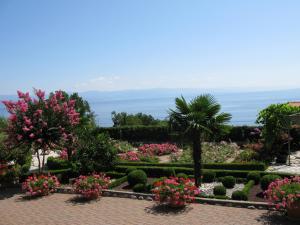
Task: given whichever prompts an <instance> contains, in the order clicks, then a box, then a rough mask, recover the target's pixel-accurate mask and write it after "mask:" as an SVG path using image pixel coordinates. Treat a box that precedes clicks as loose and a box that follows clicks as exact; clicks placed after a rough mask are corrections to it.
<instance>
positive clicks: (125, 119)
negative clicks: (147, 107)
mask: <svg viewBox="0 0 300 225" xmlns="http://www.w3.org/2000/svg"><path fill="white" fill-rule="evenodd" d="M111 118H112V121H113V123H114V127H122V126H139V125H142V126H153V125H154V126H155V125H161V124H163V123H165V124H167V122H166V121H161V120H157V119H154V118H153V116H151V115H147V114H143V113H137V114H127V113H126V112H121V113H116V112H115V111H113V112H112V113H111Z"/></svg>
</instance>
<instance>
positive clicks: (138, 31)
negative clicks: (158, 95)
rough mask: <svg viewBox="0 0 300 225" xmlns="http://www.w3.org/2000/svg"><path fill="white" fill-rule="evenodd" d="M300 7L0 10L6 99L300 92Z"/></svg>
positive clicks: (153, 3) (61, 2) (258, 2)
mask: <svg viewBox="0 0 300 225" xmlns="http://www.w3.org/2000/svg"><path fill="white" fill-rule="evenodd" d="M299 11H300V1H297V0H295V1H292V0H286V1H283V0H281V1H277V0H263V1H262V0H251V1H240V0H236V1H233V0H219V1H216V0H215V1H214V0H207V1H200V0H186V1H184V0H180V1H179V0H178V1H175V0H147V1H146V0H135V1H133V0H126V1H123V0H119V1H116V0H110V1H101V0H97V1H92V0H88V1H83V0H81V1H76V0H69V1H68V0H51V1H50V0H49V1H40V0H36V1H32V0H26V1H22V0H20V1H15V0H1V1H0V79H1V83H0V94H11V93H15V91H16V90H17V89H21V90H32V88H33V87H36V88H42V89H45V90H47V91H52V90H56V89H63V90H67V91H79V92H81V91H88V90H99V91H106V90H125V89H148V88H212V89H228V90H232V89H240V90H256V89H285V88H297V87H299V84H300V63H299V60H300V26H299V22H300V13H299Z"/></svg>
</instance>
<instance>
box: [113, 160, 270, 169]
mask: <svg viewBox="0 0 300 225" xmlns="http://www.w3.org/2000/svg"><path fill="white" fill-rule="evenodd" d="M118 165H119V166H148V167H149V166H150V167H184V168H193V167H194V164H192V163H146V162H120V163H118ZM203 169H214V170H256V171H265V170H266V165H265V164H264V163H204V164H203Z"/></svg>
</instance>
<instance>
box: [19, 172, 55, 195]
mask: <svg viewBox="0 0 300 225" xmlns="http://www.w3.org/2000/svg"><path fill="white" fill-rule="evenodd" d="M59 185H60V184H59V182H58V179H57V177H56V176H51V175H40V176H36V175H33V176H29V177H28V178H27V179H26V181H25V182H23V184H22V190H23V191H25V192H26V195H28V196H44V195H48V194H50V193H52V192H54V191H55V188H57V187H58V186H59Z"/></svg>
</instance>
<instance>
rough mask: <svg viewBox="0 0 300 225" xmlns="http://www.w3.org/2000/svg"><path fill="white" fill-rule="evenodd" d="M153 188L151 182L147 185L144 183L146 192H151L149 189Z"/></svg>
mask: <svg viewBox="0 0 300 225" xmlns="http://www.w3.org/2000/svg"><path fill="white" fill-rule="evenodd" d="M153 188H154V187H153V185H152V184H147V185H146V192H147V193H151V190H152V189H153Z"/></svg>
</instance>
